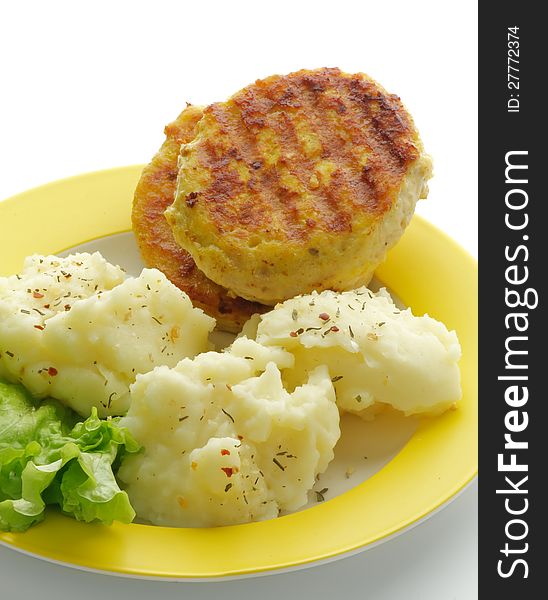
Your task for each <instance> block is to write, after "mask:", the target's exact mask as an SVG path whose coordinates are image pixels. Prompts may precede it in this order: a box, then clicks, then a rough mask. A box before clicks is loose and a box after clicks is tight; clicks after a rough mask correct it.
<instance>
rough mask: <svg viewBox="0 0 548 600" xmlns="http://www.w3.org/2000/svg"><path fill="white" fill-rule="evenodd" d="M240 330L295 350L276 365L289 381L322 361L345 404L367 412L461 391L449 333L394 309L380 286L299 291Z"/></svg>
mask: <svg viewBox="0 0 548 600" xmlns="http://www.w3.org/2000/svg"><path fill="white" fill-rule="evenodd" d="M244 333H245V334H247V335H248V336H250V337H253V338H255V339H256V340H257V342H258V343H259V344H261V345H263V346H266V347H268V348H271V347H282V348H284V349H285V350H287V351H288V352H290V353H291V354H292V355H293V356H294V358H295V363H294V365H293V366H292V368H291V369H286V370H284V371H283V377H284V381H285V382H286V383H287V384H288V386H289V389H291V388H292V386H295V385H300V384H301V382H302V381H303V380H304V379H305V378H306V374H307V373H309V372H310V371H311V370H313V369H315V368H317V367H318V365H326V366H327V368H328V369H329V374H330V376H331V377H332V381H333V382H334V385H335V393H336V396H337V404H338V406H339V408H340V409H341V410H342V411H344V412H351V413H355V414H358V415H361V416H364V417H366V418H367V417H370V416H371V415H372V414H373V415H374V413H375V412H376V410H377V409H378V408H379V407H380V406H379V405H390V406H392V407H393V408H395V409H397V410H399V411H402V412H403V413H405V414H406V415H411V414H419V413H420V414H429V415H434V414H440V413H441V412H443V411H445V410H447V409H448V408H449V407H451V406H452V405H453V404H454V403H455V402H457V401H458V400H459V399H460V397H461V387H460V371H459V366H458V361H459V359H460V355H461V350H460V345H459V341H458V338H457V335H456V333H455V332H454V331H448V330H447V328H446V327H445V325H444V324H443V323H440V322H439V321H436V320H435V319H432V318H431V317H429V316H428V315H424V316H421V317H416V316H414V315H413V313H412V312H411V309H409V308H408V309H406V310H400V309H398V308H397V307H396V306H395V305H394V302H393V301H392V298H391V297H390V295H389V294H388V292H386V290H384V289H382V290H380V291H379V292H378V293H376V294H375V293H373V292H371V291H370V290H369V289H367V288H365V287H362V288H359V289H357V290H353V291H349V292H343V293H336V292H332V291H324V292H322V293H320V294H318V293H316V292H314V293H312V294H310V295H305V296H299V297H297V298H293V299H291V300H287V301H285V302H284V303H283V304H280V305H279V306H277V307H276V308H275V309H274V310H272V311H270V312H268V313H266V314H264V315H261V316H257V317H254V318H253V319H252V320H251V321H250V322H249V323H248V324H247V325H246V327H244Z"/></svg>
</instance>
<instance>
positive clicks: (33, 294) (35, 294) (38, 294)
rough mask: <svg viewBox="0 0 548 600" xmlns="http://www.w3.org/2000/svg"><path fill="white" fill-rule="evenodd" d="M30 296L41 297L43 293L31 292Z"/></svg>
mask: <svg viewBox="0 0 548 600" xmlns="http://www.w3.org/2000/svg"><path fill="white" fill-rule="evenodd" d="M32 297H33V298H36V299H38V298H43V297H44V294H41V293H40V292H32Z"/></svg>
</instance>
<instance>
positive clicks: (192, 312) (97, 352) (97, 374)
mask: <svg viewBox="0 0 548 600" xmlns="http://www.w3.org/2000/svg"><path fill="white" fill-rule="evenodd" d="M214 325H215V321H214V319H212V318H211V317H208V316H207V315H205V314H204V313H203V312H202V311H201V310H200V309H197V308H194V307H193V306H192V303H191V302H190V300H189V298H188V296H187V295H186V294H184V293H183V292H181V291H180V290H179V289H178V288H176V287H175V286H174V285H173V284H171V283H170V282H169V281H168V280H167V279H166V277H165V276H164V275H163V274H162V273H161V272H160V271H158V270H156V269H144V270H143V272H142V273H141V275H140V276H139V277H137V278H133V277H129V278H126V275H125V274H124V273H123V272H122V271H121V269H119V268H118V267H114V266H113V265H110V264H109V263H107V262H106V261H105V260H104V259H103V258H102V257H101V256H100V255H99V254H98V253H95V254H92V255H90V254H73V255H71V256H69V257H67V258H58V257H54V256H33V257H30V258H28V259H27V260H26V261H25V264H24V268H23V271H22V272H21V274H19V275H14V276H11V277H7V278H0V376H2V377H4V378H5V379H7V380H9V381H13V382H20V383H23V384H24V385H25V387H26V388H27V389H28V390H29V391H30V392H31V393H32V395H33V396H35V397H37V398H44V397H47V396H52V397H54V398H57V399H58V400H61V401H62V402H64V403H65V404H67V405H68V406H70V407H71V408H73V409H74V410H76V411H77V412H78V413H79V414H81V415H82V416H84V417H87V416H89V414H90V411H91V408H92V407H95V408H96V409H97V411H98V413H99V415H100V416H105V415H109V414H110V415H116V414H123V413H125V412H126V411H127V408H128V406H129V385H130V384H131V383H132V382H133V381H134V380H135V377H136V375H137V373H145V372H147V371H150V370H151V369H153V368H154V367H155V366H157V365H169V366H175V365H176V364H177V363H178V362H179V360H181V359H182V358H185V357H188V356H195V355H196V354H198V353H200V352H203V351H206V350H208V349H209V342H208V334H209V333H210V331H211V330H212V329H213V327H214Z"/></svg>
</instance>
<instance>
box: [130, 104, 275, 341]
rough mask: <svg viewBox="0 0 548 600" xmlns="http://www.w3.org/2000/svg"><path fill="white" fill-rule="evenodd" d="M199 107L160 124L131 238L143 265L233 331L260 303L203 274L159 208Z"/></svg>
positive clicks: (171, 191) (168, 198) (166, 201)
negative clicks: (161, 141)
mask: <svg viewBox="0 0 548 600" xmlns="http://www.w3.org/2000/svg"><path fill="white" fill-rule="evenodd" d="M201 118H202V109H201V108H200V107H197V106H188V107H187V108H185V110H183V112H182V113H181V114H180V115H179V116H178V117H177V119H176V120H175V121H174V122H173V123H170V124H169V125H168V126H167V127H166V128H165V134H166V140H165V142H164V144H163V145H162V147H161V148H160V150H159V152H158V153H157V154H156V156H155V157H154V158H153V159H152V162H151V163H150V164H149V165H148V166H146V167H145V169H144V170H143V174H142V176H141V179H140V180H139V183H138V185H137V188H136V190H135V196H134V200H133V212H132V222H133V231H134V232H135V238H136V240H137V244H138V246H139V250H140V252H141V256H142V258H143V262H144V263H145V265H146V266H147V267H154V268H157V269H159V270H160V271H162V272H163V273H164V274H165V275H166V277H167V278H168V279H169V280H170V281H171V282H172V283H173V284H175V285H176V286H177V287H178V288H179V289H181V290H183V291H184V292H186V293H187V294H188V296H189V297H190V299H191V300H192V303H193V304H194V305H195V306H197V307H198V308H201V309H203V310H204V311H205V312H206V313H207V314H208V315H211V316H212V317H214V318H215V319H216V320H217V326H218V327H219V328H221V329H224V330H226V331H232V332H234V333H236V332H238V331H240V329H241V328H242V326H243V324H244V323H245V321H247V319H248V318H249V317H250V316H251V315H252V314H253V313H256V312H261V311H262V310H264V308H263V307H262V306H261V305H260V304H257V303H253V302H249V301H247V300H244V299H243V298H237V297H234V296H233V295H231V294H229V293H228V291H227V290H226V289H224V288H222V287H221V286H219V285H217V284H216V283H214V282H213V281H211V280H210V279H208V278H207V277H206V276H205V275H204V274H203V273H202V271H200V269H198V268H197V267H196V264H195V262H194V260H193V258H192V256H191V255H190V254H189V253H188V252H187V251H186V250H183V248H181V247H180V246H179V245H178V244H177V242H176V241H175V238H174V237H173V233H172V231H171V228H170V226H169V225H168V223H167V221H166V219H165V217H164V211H165V210H166V208H167V207H168V206H170V205H171V204H172V202H173V198H174V195H175V188H176V183H177V171H178V167H177V158H178V156H179V148H180V146H181V143H186V142H189V141H190V140H191V139H192V138H193V137H194V135H195V130H196V124H197V123H198V121H199V120H200V119H201Z"/></svg>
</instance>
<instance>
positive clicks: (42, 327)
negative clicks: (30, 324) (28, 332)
mask: <svg viewBox="0 0 548 600" xmlns="http://www.w3.org/2000/svg"><path fill="white" fill-rule="evenodd" d="M34 329H39V330H40V331H44V329H45V327H44V326H43V325H35V326H34Z"/></svg>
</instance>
